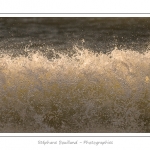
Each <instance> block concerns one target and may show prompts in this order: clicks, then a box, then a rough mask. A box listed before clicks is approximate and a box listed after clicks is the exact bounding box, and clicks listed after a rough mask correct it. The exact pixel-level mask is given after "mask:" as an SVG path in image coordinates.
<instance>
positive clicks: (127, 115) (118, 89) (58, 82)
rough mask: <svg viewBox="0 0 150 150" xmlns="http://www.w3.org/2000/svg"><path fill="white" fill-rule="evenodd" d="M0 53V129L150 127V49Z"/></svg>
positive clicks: (147, 129)
mask: <svg viewBox="0 0 150 150" xmlns="http://www.w3.org/2000/svg"><path fill="white" fill-rule="evenodd" d="M54 53H55V56H56V55H57V56H58V57H57V58H55V57H53V58H51V59H48V58H47V57H45V56H44V55H43V54H41V53H38V52H37V53H31V54H30V55H29V56H28V57H25V56H18V57H15V58H12V57H11V56H9V55H6V54H5V55H4V54H3V55H1V58H0V132H150V52H149V51H148V52H145V53H139V52H135V51H131V50H117V49H114V50H113V51H112V52H111V53H109V54H103V53H95V52H92V51H90V50H87V49H83V50H76V53H74V54H72V55H71V56H68V55H67V54H60V53H57V54H56V52H54Z"/></svg>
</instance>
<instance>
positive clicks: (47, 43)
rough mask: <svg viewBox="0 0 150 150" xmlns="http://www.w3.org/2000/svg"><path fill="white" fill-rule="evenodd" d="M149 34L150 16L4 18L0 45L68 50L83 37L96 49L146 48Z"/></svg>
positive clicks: (0, 30)
mask: <svg viewBox="0 0 150 150" xmlns="http://www.w3.org/2000/svg"><path fill="white" fill-rule="evenodd" d="M149 35H150V18H98V17H97V18H88V17H87V18H82V17H81V18H0V39H1V40H0V49H1V50H4V49H5V50H10V51H12V50H13V51H15V52H16V50H17V52H19V53H21V52H22V51H23V48H24V47H25V46H27V45H28V46H29V47H30V48H33V47H35V48H38V49H40V48H41V47H51V48H55V49H57V50H67V49H70V48H72V47H73V46H74V45H75V44H78V45H81V44H82V42H81V41H82V39H84V41H85V43H84V47H85V48H90V49H92V50H94V51H103V52H108V51H111V50H113V49H114V47H115V46H117V47H118V48H119V49H122V48H124V49H134V50H138V51H144V50H145V48H147V47H148V45H149ZM44 49H45V48H42V50H44ZM15 52H14V53H15Z"/></svg>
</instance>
